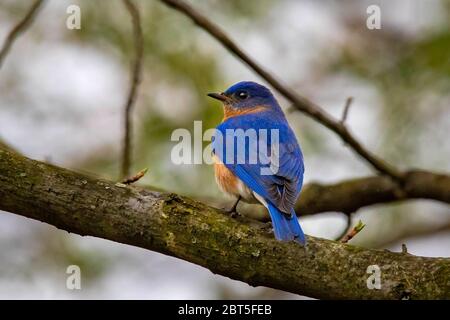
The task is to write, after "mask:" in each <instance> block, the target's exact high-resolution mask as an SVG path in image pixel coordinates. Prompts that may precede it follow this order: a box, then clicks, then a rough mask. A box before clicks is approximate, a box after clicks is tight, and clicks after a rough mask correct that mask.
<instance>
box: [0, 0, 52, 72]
mask: <svg viewBox="0 0 450 320" xmlns="http://www.w3.org/2000/svg"><path fill="white" fill-rule="evenodd" d="M43 3H44V0H36V1H35V2H34V3H33V5H32V6H31V7H30V9H28V11H27V13H26V15H25V16H24V17H23V18H22V20H20V21H19V22H18V23H17V24H16V25H15V26H14V28H12V29H11V31H10V32H9V33H8V35H7V36H6V40H5V42H4V43H3V45H2V48H1V49H0V69H1V67H2V64H3V61H4V60H5V58H6V56H7V54H8V52H9V50H10V49H11V47H12V45H13V43H14V41H15V40H16V39H17V37H18V36H19V35H20V34H21V33H22V32H23V31H25V29H26V28H27V27H28V26H29V25H30V24H31V23H32V22H33V20H34V18H35V16H36V14H37V13H38V11H39V9H40V8H41V7H42V5H43Z"/></svg>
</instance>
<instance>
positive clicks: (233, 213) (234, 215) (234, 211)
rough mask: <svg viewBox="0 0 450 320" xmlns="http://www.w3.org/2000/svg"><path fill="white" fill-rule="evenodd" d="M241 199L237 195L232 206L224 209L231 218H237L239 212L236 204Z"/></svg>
mask: <svg viewBox="0 0 450 320" xmlns="http://www.w3.org/2000/svg"><path fill="white" fill-rule="evenodd" d="M240 200H241V197H239V198H238V199H237V200H236V202H235V203H234V204H233V206H232V207H231V208H230V209H228V210H226V211H225V212H226V213H228V214H229V215H230V216H231V217H232V218H237V217H239V216H240V215H241V214H240V213H239V212H237V206H238V203H239V201H240Z"/></svg>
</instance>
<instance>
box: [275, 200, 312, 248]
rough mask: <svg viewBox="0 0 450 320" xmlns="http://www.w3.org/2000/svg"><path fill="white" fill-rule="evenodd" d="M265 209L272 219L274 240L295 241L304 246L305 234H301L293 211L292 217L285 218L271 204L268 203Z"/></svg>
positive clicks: (301, 231) (300, 228)
mask: <svg viewBox="0 0 450 320" xmlns="http://www.w3.org/2000/svg"><path fill="white" fill-rule="evenodd" d="M267 207H268V209H269V213H270V217H271V218H272V225H273V231H274V233H275V238H277V239H278V240H281V241H292V240H295V241H297V242H298V243H300V244H302V245H305V244H306V239H305V234H304V233H303V230H302V227H300V223H299V222H298V219H297V216H296V215H295V212H294V210H292V216H291V217H287V216H286V215H285V214H283V213H282V212H281V211H280V210H278V209H277V208H276V207H275V206H273V205H272V204H271V203H268V206H267Z"/></svg>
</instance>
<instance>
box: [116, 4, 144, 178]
mask: <svg viewBox="0 0 450 320" xmlns="http://www.w3.org/2000/svg"><path fill="white" fill-rule="evenodd" d="M123 2H124V4H125V7H126V8H127V10H128V12H129V13H130V16H131V20H132V23H133V37H134V46H135V57H134V61H133V64H132V70H131V78H130V91H129V93H128V97H127V102H126V104H125V107H124V138H123V147H122V148H123V150H122V171H121V175H122V178H125V177H127V176H128V175H129V174H130V167H131V156H132V152H133V151H132V143H133V141H132V140H133V139H132V135H133V125H132V119H131V117H132V110H133V105H134V102H135V100H136V96H137V91H138V87H139V83H140V82H141V77H142V58H143V55H144V38H143V35H142V27H141V18H140V15H139V10H138V8H137V7H136V4H135V3H134V2H133V1H132V0H123Z"/></svg>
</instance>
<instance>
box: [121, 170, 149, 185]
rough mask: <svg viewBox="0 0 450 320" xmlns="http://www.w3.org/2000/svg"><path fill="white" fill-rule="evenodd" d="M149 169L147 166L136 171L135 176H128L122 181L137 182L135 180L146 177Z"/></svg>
mask: <svg viewBox="0 0 450 320" xmlns="http://www.w3.org/2000/svg"><path fill="white" fill-rule="evenodd" d="M147 171H148V168H145V169H143V170H141V171H139V172H138V173H136V174H135V175H134V176H131V177H129V178H126V179H125V180H123V181H122V183H123V184H132V183H135V182H137V181H139V180H140V179H141V178H142V177H144V176H145V174H146V173H147Z"/></svg>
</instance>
